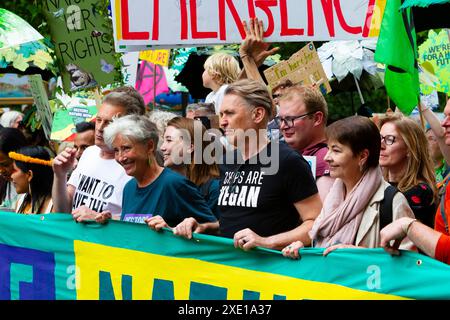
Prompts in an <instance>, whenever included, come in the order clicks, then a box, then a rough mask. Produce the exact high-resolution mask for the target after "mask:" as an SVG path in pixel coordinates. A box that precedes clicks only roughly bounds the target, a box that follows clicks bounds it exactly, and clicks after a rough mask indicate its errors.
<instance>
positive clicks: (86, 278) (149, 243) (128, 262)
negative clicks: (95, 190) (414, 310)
mask: <svg viewBox="0 0 450 320" xmlns="http://www.w3.org/2000/svg"><path fill="white" fill-rule="evenodd" d="M0 215H1V219H0V228H1V230H2V232H0V287H1V289H0V299H4V300H7V299H49V300H52V299H104V300H111V299H158V300H161V299H164V300H172V299H177V300H179V299H183V300H184V299H192V300H196V299H208V300H209V299H220V300H224V299H238V300H239V299H244V300H272V299H449V298H450V287H449V286H448V285H447V284H448V282H449V281H450V267H449V266H447V265H445V264H443V263H441V262H438V261H436V260H434V259H431V258H429V257H426V256H424V255H421V254H418V253H413V252H406V251H404V252H402V254H401V256H394V257H393V256H390V255H389V254H387V253H386V252H384V250H382V249H341V250H338V251H335V252H332V253H330V254H329V255H328V256H327V257H324V256H323V255H322V251H323V250H322V249H313V248H306V249H302V250H301V255H302V258H301V259H300V260H290V259H287V258H284V257H283V256H282V255H281V253H280V252H277V251H273V250H268V249H261V248H257V249H254V250H250V251H248V252H245V251H243V250H241V249H236V248H234V247H233V244H232V240H230V239H224V238H220V237H214V236H207V235H196V236H195V238H194V239H193V240H186V239H184V238H180V237H177V236H174V235H173V234H172V233H171V232H170V231H168V230H164V231H162V232H155V231H153V230H150V229H149V228H148V227H147V226H146V225H140V224H133V223H125V222H119V221H110V222H109V223H107V224H106V225H99V224H96V223H75V222H74V221H73V220H72V217H71V216H70V215H68V214H46V215H35V216H27V215H18V214H14V213H6V212H1V213H0Z"/></svg>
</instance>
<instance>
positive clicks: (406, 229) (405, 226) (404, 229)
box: [402, 219, 417, 236]
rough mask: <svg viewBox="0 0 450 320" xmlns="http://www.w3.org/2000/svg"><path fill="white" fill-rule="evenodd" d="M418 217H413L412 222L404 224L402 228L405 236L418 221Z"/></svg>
mask: <svg viewBox="0 0 450 320" xmlns="http://www.w3.org/2000/svg"><path fill="white" fill-rule="evenodd" d="M416 221H417V219H412V220H411V221H410V222H408V223H407V224H406V225H402V230H403V232H404V233H405V236H408V231H409V229H410V228H411V225H412V224H413V223H414V222H416Z"/></svg>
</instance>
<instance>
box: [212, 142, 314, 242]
mask: <svg viewBox="0 0 450 320" xmlns="http://www.w3.org/2000/svg"><path fill="white" fill-rule="evenodd" d="M275 143H276V144H277V145H276V146H275V148H273V149H272V147H274V146H272V145H273V144H275ZM277 147H278V148H279V151H278V150H277V149H278V148H277ZM277 151H278V152H277ZM263 153H264V154H266V155H267V157H266V158H265V159H266V160H265V163H266V164H263V163H264V162H263V161H260V158H262V157H263V155H262V154H263ZM272 153H273V154H274V155H276V154H279V158H278V159H279V160H274V159H275V157H271V155H272ZM234 156H235V157H237V152H235V154H234ZM267 159H270V162H268V161H267ZM274 161H279V166H278V170H276V172H275V173H274V172H273V170H271V164H272V165H273V163H274ZM220 169H221V177H220V182H221V184H220V194H219V199H218V205H219V209H220V212H221V216H220V235H221V236H224V237H227V238H232V237H233V236H234V234H235V233H236V232H238V231H240V230H243V229H245V228H250V229H251V230H252V231H254V232H255V233H256V234H258V235H259V236H262V237H267V236H271V235H275V234H279V233H282V232H286V231H289V230H292V229H294V228H296V227H298V226H299V225H300V224H301V219H300V216H299V213H298V212H297V210H296V208H295V207H294V203H296V202H298V201H300V200H303V199H306V198H308V197H310V196H312V195H314V194H316V193H317V192H318V191H317V186H316V183H315V180H314V178H313V175H312V173H311V169H310V167H309V164H308V163H307V162H306V160H305V159H304V158H303V157H302V156H301V155H300V154H299V153H298V152H296V151H294V150H293V149H291V148H290V147H289V146H288V145H287V144H285V143H277V142H271V143H269V144H268V146H267V147H266V148H265V149H263V150H262V151H261V152H260V153H259V154H258V155H255V156H254V157H252V158H250V159H248V160H247V161H245V162H241V164H224V165H221V167H220ZM268 172H269V173H272V174H268Z"/></svg>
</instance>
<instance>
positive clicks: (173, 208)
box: [120, 168, 216, 227]
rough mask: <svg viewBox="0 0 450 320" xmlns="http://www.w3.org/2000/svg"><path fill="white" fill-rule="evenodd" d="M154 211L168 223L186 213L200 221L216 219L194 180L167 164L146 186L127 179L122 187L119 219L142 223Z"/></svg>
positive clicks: (174, 221) (176, 222)
mask: <svg viewBox="0 0 450 320" xmlns="http://www.w3.org/2000/svg"><path fill="white" fill-rule="evenodd" d="M157 215H160V216H161V217H163V218H164V220H165V221H166V222H167V224H168V225H169V226H171V227H175V226H176V225H177V224H179V223H180V222H182V221H183V220H184V219H185V218H188V217H193V218H195V219H196V220H197V221H198V222H200V223H201V222H214V221H216V218H215V217H214V215H213V214H212V212H211V209H210V208H209V207H208V205H207V204H206V201H205V199H204V198H203V196H202V195H201V193H200V191H199V190H198V189H197V187H196V186H195V184H193V183H192V182H191V181H189V180H187V179H186V178H185V177H184V176H182V175H180V174H178V173H175V172H173V171H172V170H170V169H167V168H164V169H163V171H162V172H161V174H160V175H159V177H158V178H156V180H155V181H153V182H152V183H151V184H149V185H148V186H146V187H143V188H140V187H139V186H138V184H137V180H136V179H131V180H130V181H129V182H128V183H127V184H126V185H125V188H124V190H123V202H122V215H121V218H120V220H123V221H128V222H136V223H144V220H145V219H147V218H150V217H152V216H157Z"/></svg>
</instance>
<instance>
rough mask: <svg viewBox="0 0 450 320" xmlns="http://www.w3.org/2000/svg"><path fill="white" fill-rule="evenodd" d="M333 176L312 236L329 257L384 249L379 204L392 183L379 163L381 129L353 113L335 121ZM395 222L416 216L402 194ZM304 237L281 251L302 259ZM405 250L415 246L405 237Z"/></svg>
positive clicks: (331, 153) (330, 130)
mask: <svg viewBox="0 0 450 320" xmlns="http://www.w3.org/2000/svg"><path fill="white" fill-rule="evenodd" d="M327 139H328V153H327V154H326V156H325V158H324V159H325V161H327V162H328V163H329V165H330V176H331V177H332V178H335V179H336V180H335V182H334V184H333V186H332V188H331V190H330V192H329V194H328V196H327V197H326V198H325V201H324V204H323V208H322V211H321V213H320V215H319V216H318V217H317V219H316V221H315V223H314V225H313V227H312V229H311V231H310V232H309V236H310V237H311V239H312V243H313V246H314V247H320V248H327V249H326V250H325V251H324V255H327V254H328V253H329V252H331V251H333V250H336V249H338V248H350V247H365V248H376V247H380V203H381V201H382V200H383V198H384V191H385V189H386V188H387V187H388V186H389V183H387V182H386V181H385V180H384V179H383V174H382V172H381V169H380V167H379V164H378V161H379V157H380V145H381V139H380V132H379V131H378V128H377V126H376V125H375V124H374V123H373V122H372V121H371V120H370V119H368V118H365V117H361V116H353V117H349V118H345V119H342V120H339V121H336V122H334V123H333V124H331V125H330V126H329V127H328V128H327ZM392 217H393V220H396V219H399V218H401V217H412V218H414V214H413V212H412V210H411V208H410V207H409V205H408V201H407V200H406V198H405V197H404V196H403V194H402V193H400V192H397V193H396V194H395V196H394V198H393V201H392ZM302 247H303V243H302V242H301V241H296V242H294V243H291V244H290V245H289V246H287V247H285V248H284V249H283V250H282V252H283V255H284V256H286V257H291V258H294V259H298V258H299V249H300V248H302ZM400 248H401V249H410V248H412V243H411V242H410V241H409V240H408V239H405V240H404V241H403V242H402V244H401V246H400Z"/></svg>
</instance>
